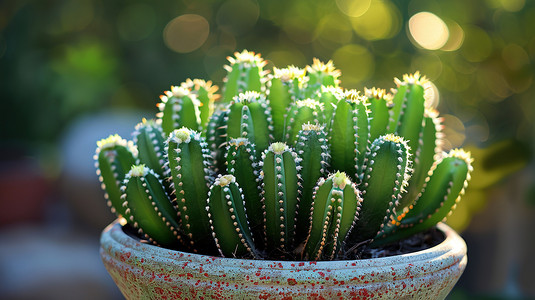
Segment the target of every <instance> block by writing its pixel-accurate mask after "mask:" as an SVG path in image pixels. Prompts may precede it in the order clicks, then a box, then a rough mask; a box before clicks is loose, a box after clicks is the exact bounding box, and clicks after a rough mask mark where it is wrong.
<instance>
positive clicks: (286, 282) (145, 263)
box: [100, 222, 467, 299]
mask: <svg viewBox="0 0 535 300" xmlns="http://www.w3.org/2000/svg"><path fill="white" fill-rule="evenodd" d="M438 228H439V229H440V230H441V231H442V232H444V234H445V236H446V238H445V240H444V241H443V242H442V243H441V244H439V245H437V246H435V247H432V248H429V249H427V250H424V251H418V252H414V253H410V254H405V255H398V256H391V257H385V258H377V259H364V260H351V261H332V262H294V261H262V260H244V259H231V258H221V257H212V256H205V255H197V254H191V253H185V252H180V251H173V250H168V249H164V248H160V247H156V246H152V245H147V244H144V243H140V242H139V241H138V240H137V239H135V238H132V237H131V236H129V235H127V234H125V232H124V231H123V229H122V227H121V225H120V224H119V223H117V222H115V223H112V224H111V225H110V226H108V227H107V228H106V229H105V230H104V232H103V233H102V237H101V249H100V253H101V257H102V260H103V262H104V264H105V266H106V268H107V270H108V272H109V273H110V274H111V276H112V278H113V280H114V281H115V283H116V284H117V286H118V287H119V289H120V290H121V292H122V293H123V295H124V296H125V297H126V298H128V299H203V298H204V299H213V298H215V299H443V298H445V297H446V295H447V294H448V293H449V292H450V290H451V289H452V288H453V286H454V285H455V283H456V282H457V280H458V279H459V277H460V276H461V274H462V272H463V270H464V268H465V266H466V262H467V257H466V244H465V243H464V241H463V240H462V238H461V237H459V235H458V234H457V233H455V232H454V231H453V230H452V229H451V228H449V227H448V226H446V225H444V224H439V225H438Z"/></svg>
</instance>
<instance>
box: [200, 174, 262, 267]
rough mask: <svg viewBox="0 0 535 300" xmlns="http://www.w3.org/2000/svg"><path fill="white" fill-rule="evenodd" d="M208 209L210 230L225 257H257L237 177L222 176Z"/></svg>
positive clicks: (213, 191) (208, 202) (216, 181)
mask: <svg viewBox="0 0 535 300" xmlns="http://www.w3.org/2000/svg"><path fill="white" fill-rule="evenodd" d="M206 210H207V212H208V217H209V218H210V221H209V222H210V229H211V230H212V235H213V238H214V241H215V243H216V245H217V248H218V250H219V253H220V254H221V256H223V257H244V256H245V257H247V256H248V257H253V258H254V257H256V256H257V254H256V253H257V251H256V249H255V247H254V241H253V236H252V234H251V231H250V230H249V225H248V223H247V215H246V213H245V203H244V200H243V195H242V194H241V192H240V188H239V186H238V184H237V183H236V178H235V177H234V176H232V175H223V176H221V175H220V176H219V177H218V178H217V179H216V180H215V182H214V184H213V185H212V187H211V188H210V191H209V192H208V201H207V206H206Z"/></svg>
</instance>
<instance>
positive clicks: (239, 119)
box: [226, 91, 273, 158]
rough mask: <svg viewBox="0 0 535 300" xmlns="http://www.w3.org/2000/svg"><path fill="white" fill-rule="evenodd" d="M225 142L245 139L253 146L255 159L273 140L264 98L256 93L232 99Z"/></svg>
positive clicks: (271, 123)
mask: <svg viewBox="0 0 535 300" xmlns="http://www.w3.org/2000/svg"><path fill="white" fill-rule="evenodd" d="M228 110H229V112H228V117H227V119H226V123H227V141H229V140H231V139H235V138H241V137H244V138H247V139H248V140H249V141H250V142H251V143H252V144H254V145H255V148H256V150H257V158H260V155H261V154H262V152H263V151H264V150H265V149H266V148H267V147H268V146H269V144H270V143H271V141H272V140H273V134H272V132H273V120H272V119H271V110H270V109H269V106H268V104H267V101H266V99H265V97H264V96H263V95H262V94H259V93H257V92H251V91H248V92H245V93H242V94H239V95H238V96H236V97H234V100H232V102H231V103H230V105H229V108H228Z"/></svg>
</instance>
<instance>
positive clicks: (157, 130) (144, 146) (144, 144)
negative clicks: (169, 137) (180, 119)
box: [132, 119, 173, 195]
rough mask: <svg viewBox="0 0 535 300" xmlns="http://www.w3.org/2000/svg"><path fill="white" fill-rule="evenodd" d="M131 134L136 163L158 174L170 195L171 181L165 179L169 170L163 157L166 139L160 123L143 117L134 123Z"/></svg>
mask: <svg viewBox="0 0 535 300" xmlns="http://www.w3.org/2000/svg"><path fill="white" fill-rule="evenodd" d="M132 136H133V138H134V143H135V144H136V146H137V149H138V163H139V164H144V165H146V166H147V167H148V168H149V169H151V170H153V171H154V172H155V173H156V174H158V176H159V177H160V178H161V179H162V180H163V181H162V183H163V185H164V187H165V191H166V192H167V194H168V195H171V193H172V192H173V189H172V188H171V182H170V181H169V180H165V177H166V176H167V174H168V173H169V170H168V164H166V159H165V140H166V139H165V138H164V136H163V132H162V127H161V124H160V123H159V122H158V121H155V120H146V119H143V120H142V122H141V123H139V124H137V125H136V127H135V130H134V132H133V133H132Z"/></svg>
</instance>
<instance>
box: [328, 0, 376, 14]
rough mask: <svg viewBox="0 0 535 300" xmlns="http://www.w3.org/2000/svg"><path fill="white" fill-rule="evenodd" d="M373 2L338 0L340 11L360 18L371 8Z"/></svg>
mask: <svg viewBox="0 0 535 300" xmlns="http://www.w3.org/2000/svg"><path fill="white" fill-rule="evenodd" d="M371 2H372V1H371V0H336V5H337V6H338V9H340V11H341V12H343V13H344V14H346V15H348V16H350V17H360V16H362V15H363V14H364V13H366V12H367V11H368V9H369V8H370V4H371Z"/></svg>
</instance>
